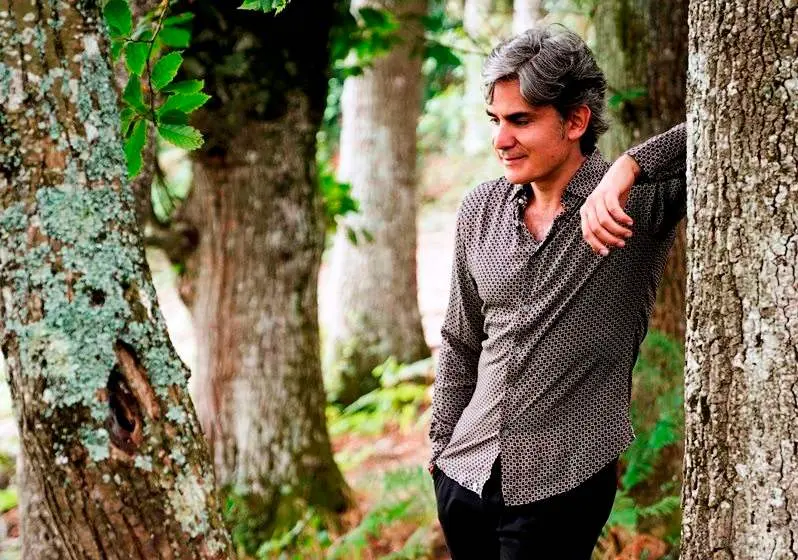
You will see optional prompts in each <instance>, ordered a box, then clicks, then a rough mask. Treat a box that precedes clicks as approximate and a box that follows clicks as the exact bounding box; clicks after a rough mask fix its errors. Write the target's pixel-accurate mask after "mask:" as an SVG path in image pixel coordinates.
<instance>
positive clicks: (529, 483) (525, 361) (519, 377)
mask: <svg viewBox="0 0 798 560" xmlns="http://www.w3.org/2000/svg"><path fill="white" fill-rule="evenodd" d="M627 153H628V154H629V155H631V156H632V157H633V158H634V159H635V161H637V163H638V165H639V166H640V168H641V170H642V171H643V173H642V174H641V176H640V177H639V179H638V181H637V184H635V186H634V187H632V190H631V193H630V195H629V200H628V201H627V204H626V208H625V210H626V212H627V213H628V214H629V215H630V216H631V217H632V219H633V220H634V226H633V228H632V229H633V232H634V234H633V236H632V237H631V238H630V239H628V240H626V246H625V247H624V248H622V249H617V248H616V249H614V250H612V251H611V252H610V254H609V255H608V256H606V257H601V256H599V255H596V254H595V253H593V251H592V250H591V248H590V247H589V245H588V244H587V242H585V241H584V239H583V238H582V230H581V226H580V218H579V207H580V206H581V205H582V204H583V203H584V201H585V198H586V197H587V196H588V195H589V194H590V193H591V192H592V191H593V189H594V188H595V187H596V186H597V185H598V183H599V181H600V180H601V178H602V176H603V175H604V173H605V172H606V171H607V169H608V168H609V164H608V163H607V161H606V160H605V159H604V158H603V157H602V156H601V154H600V153H599V152H598V150H596V151H594V152H593V153H592V154H591V155H590V156H588V158H587V159H586V160H585V161H584V163H583V164H582V166H581V167H580V168H579V170H578V171H577V172H576V174H575V175H574V176H573V177H572V178H571V181H570V182H569V184H568V185H567V187H566V190H565V193H564V195H563V198H562V205H563V207H564V212H562V213H561V214H560V215H559V216H558V217H557V218H556V219H555V220H554V223H553V224H552V227H551V229H550V230H549V232H548V234H547V236H546V237H545V239H543V240H541V241H537V240H535V238H534V237H533V236H532V235H531V234H530V233H529V231H528V230H527V228H526V226H525V225H524V223H523V211H524V208H525V207H526V204H527V202H528V197H530V196H531V195H532V191H531V189H530V188H529V186H528V185H527V186H526V188H525V187H524V186H523V185H514V184H511V183H509V182H508V181H507V180H506V179H504V178H501V179H497V180H494V181H489V182H487V183H483V184H481V185H479V186H478V187H476V188H475V189H473V190H471V191H470V192H469V193H468V194H467V195H466V196H465V198H464V200H463V202H462V204H461V206H460V209H459V211H458V216H457V229H456V237H455V255H454V263H453V270H452V278H451V292H450V298H449V304H448V308H447V312H446V317H445V319H444V323H443V326H442V328H441V334H442V345H441V348H440V353H439V359H438V370H437V375H436V379H435V388H434V397H433V416H432V424H431V428H430V439H431V442H432V459H431V461H432V463H433V464H435V465H437V466H438V468H440V469H441V470H442V471H443V472H444V473H446V475H447V476H449V477H450V478H452V479H453V480H456V481H457V482H459V483H460V484H461V485H462V486H464V487H466V488H469V489H470V490H473V491H474V492H476V493H477V494H481V491H482V487H483V485H484V484H485V482H486V481H487V480H488V478H489V477H490V472H491V466H492V465H493V462H494V460H495V459H496V457H497V455H498V454H499V453H501V465H502V473H501V475H502V476H501V478H502V493H503V495H504V500H505V503H506V505H521V504H525V503H529V502H532V501H536V500H540V499H543V498H547V497H549V496H553V495H555V494H559V493H562V492H565V491H567V490H570V489H572V488H575V487H576V486H578V485H579V484H580V483H581V482H583V481H584V480H586V479H588V478H589V477H590V476H591V475H593V474H594V473H596V472H598V471H599V470H600V469H601V468H602V467H603V466H605V465H607V464H608V463H609V462H610V461H612V460H613V459H614V458H615V457H617V456H618V455H619V454H620V453H621V452H623V450H624V449H626V447H627V446H628V445H629V444H630V443H631V442H632V440H633V439H634V433H633V430H632V426H631V423H630V420H629V399H630V393H631V372H632V368H633V366H634V363H635V360H636V358H637V353H638V350H639V347H640V344H641V342H642V341H643V338H644V337H645V334H646V330H647V327H648V319H649V316H650V314H651V311H652V309H653V306H654V302H655V299H656V292H657V284H658V283H659V280H660V278H661V276H662V271H663V269H664V266H665V261H666V258H667V255H668V251H669V249H670V247H671V244H672V242H673V238H674V235H675V231H676V225H677V223H678V221H679V220H680V219H681V218H682V217H683V216H684V214H685V210H686V184H685V154H686V135H685V127H684V124H682V125H678V126H676V127H674V128H673V129H671V130H669V131H667V132H665V133H663V134H661V135H659V136H656V137H654V138H652V139H650V140H648V141H647V142H645V143H643V144H641V145H640V146H638V147H636V148H633V149H632V150H629V151H628V152H627Z"/></svg>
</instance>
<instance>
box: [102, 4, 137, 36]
mask: <svg viewBox="0 0 798 560" xmlns="http://www.w3.org/2000/svg"><path fill="white" fill-rule="evenodd" d="M103 15H105V21H106V22H107V23H108V30H109V31H110V33H111V37H127V36H128V35H130V32H131V31H132V30H133V15H132V14H131V13H130V6H128V4H127V1H126V0H109V1H108V3H107V4H106V5H105V8H103Z"/></svg>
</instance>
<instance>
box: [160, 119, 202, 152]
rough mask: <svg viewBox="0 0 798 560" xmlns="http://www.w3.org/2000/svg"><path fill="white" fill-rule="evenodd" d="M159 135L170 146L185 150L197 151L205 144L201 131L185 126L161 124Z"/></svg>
mask: <svg viewBox="0 0 798 560" xmlns="http://www.w3.org/2000/svg"><path fill="white" fill-rule="evenodd" d="M158 134H159V135H160V136H161V138H163V139H164V140H166V141H167V142H169V143H170V144H174V145H175V146H177V147H178V148H183V149H185V150H196V149H197V148H199V147H200V146H202V143H203V140H202V134H200V131H199V130H197V129H196V128H194V127H192V126H188V125H185V124H182V125H181V124H164V123H161V124H159V125H158Z"/></svg>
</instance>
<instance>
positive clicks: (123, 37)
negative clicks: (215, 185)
mask: <svg viewBox="0 0 798 560" xmlns="http://www.w3.org/2000/svg"><path fill="white" fill-rule="evenodd" d="M168 12H169V2H164V3H162V4H160V5H159V6H158V7H157V8H155V9H154V10H153V11H151V12H148V13H146V14H144V15H143V16H141V18H140V19H139V21H133V15H132V11H131V9H130V6H129V4H128V0H109V1H108V2H107V3H106V4H105V7H104V9H103V14H104V18H105V22H106V25H107V28H108V33H109V36H110V38H111V55H112V57H113V59H114V60H115V61H118V60H119V59H120V58H122V57H124V62H125V67H126V68H127V70H128V72H129V73H130V77H129V79H128V82H127V85H126V86H125V89H124V92H123V94H122V108H121V111H120V115H121V133H122V137H123V141H124V146H125V156H126V158H127V170H128V176H129V177H130V178H133V177H135V176H136V175H138V173H139V172H140V171H141V167H142V161H143V158H142V152H143V151H144V149H145V148H146V146H147V139H148V137H149V135H148V134H147V132H148V130H149V127H150V126H153V127H155V129H156V130H157V132H158V134H159V136H160V138H161V139H163V140H165V141H167V142H169V143H172V144H174V145H175V146H178V147H180V148H184V149H186V150H195V149H197V148H199V147H200V146H201V145H202V142H203V139H202V135H201V134H200V132H199V131H198V130H197V129H195V128H193V127H191V126H189V125H188V116H189V114H190V113H191V112H192V111H195V110H196V109H198V108H199V107H201V106H202V105H203V104H204V103H206V102H207V101H208V99H210V96H208V95H206V94H204V93H201V90H202V86H203V84H202V82H201V81H197V80H193V81H190V82H183V83H180V84H173V83H172V81H173V80H174V78H175V76H176V75H177V72H178V70H179V69H180V66H181V65H182V63H183V57H182V55H181V54H180V52H179V51H172V52H168V53H166V54H163V53H164V51H165V50H166V49H169V48H185V47H187V46H188V44H189V42H190V40H191V30H190V29H189V28H188V27H187V25H188V24H190V23H191V20H192V19H193V17H194V16H193V14H191V13H182V14H175V15H171V16H169V17H166V16H167V14H168Z"/></svg>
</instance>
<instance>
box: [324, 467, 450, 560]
mask: <svg viewBox="0 0 798 560" xmlns="http://www.w3.org/2000/svg"><path fill="white" fill-rule="evenodd" d="M379 496H380V498H379V499H378V500H377V502H376V503H375V504H374V505H373V506H372V507H371V508H370V509H369V511H368V512H367V513H366V515H365V516H364V517H363V519H362V520H361V522H360V524H359V525H358V526H357V527H355V528H354V529H352V530H351V531H349V532H348V533H346V534H345V535H343V536H341V537H340V538H339V539H337V540H336V541H335V542H334V543H333V545H332V546H331V547H330V548H329V550H328V551H327V555H326V558H328V559H329V560H337V559H342V558H346V559H348V558H359V557H361V556H362V554H363V552H364V550H365V548H366V547H367V546H368V544H369V539H371V538H374V537H377V536H378V535H380V534H381V533H382V532H384V531H385V530H386V528H388V527H389V526H390V525H393V524H396V523H412V524H414V525H418V526H419V527H420V528H419V530H417V531H416V532H415V533H413V535H412V536H411V537H410V539H408V541H407V542H406V543H405V546H404V547H403V548H402V550H400V551H398V552H396V553H394V554H392V555H391V556H389V558H395V559H398V558H423V557H426V556H427V555H428V554H429V553H430V550H429V545H428V544H427V543H428V542H429V539H428V536H429V534H430V533H429V530H430V529H431V527H432V525H433V524H434V522H435V519H436V516H437V509H436V504H435V493H434V491H433V488H432V478H431V477H430V475H429V473H428V472H427V470H426V469H425V468H423V467H421V466H416V467H407V468H401V469H397V470H394V471H390V472H387V473H385V474H384V475H383V476H382V480H381V483H380V489H379Z"/></svg>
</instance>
